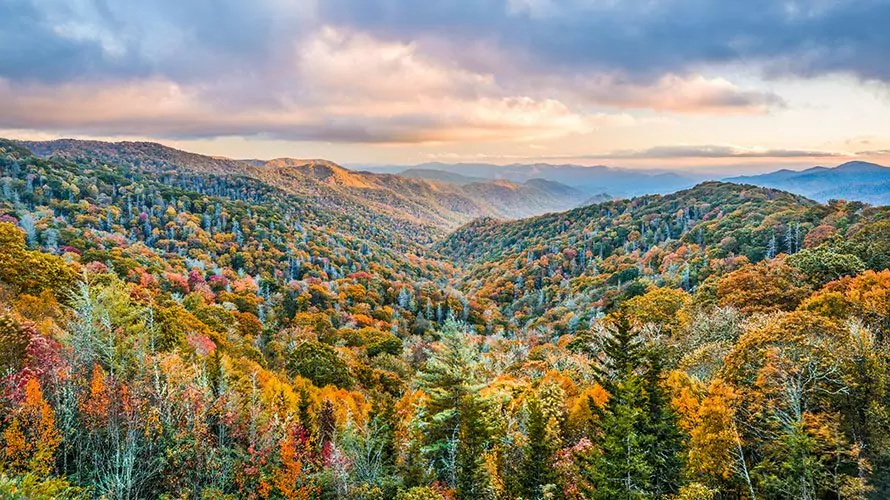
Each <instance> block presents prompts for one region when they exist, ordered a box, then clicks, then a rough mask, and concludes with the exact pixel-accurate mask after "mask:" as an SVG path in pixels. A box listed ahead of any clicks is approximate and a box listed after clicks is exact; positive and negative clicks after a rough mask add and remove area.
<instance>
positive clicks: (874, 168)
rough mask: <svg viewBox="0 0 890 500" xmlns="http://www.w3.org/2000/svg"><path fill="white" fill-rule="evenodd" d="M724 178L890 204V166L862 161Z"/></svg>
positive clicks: (817, 197)
mask: <svg viewBox="0 0 890 500" xmlns="http://www.w3.org/2000/svg"><path fill="white" fill-rule="evenodd" d="M725 180H726V181H728V182H735V183H739V184H753V185H755V186H763V187H771V188H776V189H782V190H784V191H789V192H792V193H796V194H801V195H804V196H807V197H809V198H812V199H814V200H818V201H823V202H824V201H827V200H831V199H844V200H854V201H862V202H866V203H870V204H873V205H887V204H890V168H888V167H885V166H882V165H877V164H875V163H868V162H864V161H851V162H848V163H844V164H843V165H838V166H837V167H833V168H829V167H813V168H808V169H806V170H802V171H792V170H778V171H776V172H771V173H768V174H762V175H749V176H739V177H730V178H728V179H725Z"/></svg>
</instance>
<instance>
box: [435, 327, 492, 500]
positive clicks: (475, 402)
mask: <svg viewBox="0 0 890 500" xmlns="http://www.w3.org/2000/svg"><path fill="white" fill-rule="evenodd" d="M478 365H479V354H478V352H477V351H476V350H475V349H474V348H473V347H471V346H470V345H469V343H468V342H467V335H466V333H464V332H463V329H462V327H461V325H460V324H459V323H457V322H455V321H453V320H450V319H449V320H448V321H446V322H445V325H444V326H443V328H442V330H441V332H440V347H439V349H438V350H437V351H435V352H434V353H433V355H432V357H431V358H430V359H429V360H428V361H427V364H426V367H425V369H424V370H423V371H421V372H420V373H419V379H420V385H421V387H422V388H423V389H424V390H425V391H426V393H427V400H426V403H425V406H424V411H423V412H422V415H423V419H424V420H423V422H421V426H422V429H423V435H424V440H425V443H424V446H423V448H422V452H423V454H424V455H425V456H426V458H427V460H428V463H429V467H430V469H431V470H432V471H434V472H435V475H436V477H437V479H438V480H440V481H442V482H444V483H446V484H448V485H449V486H452V487H456V488H457V489H458V493H459V494H460V496H461V497H463V498H483V497H484V496H485V495H484V494H483V491H482V489H483V487H484V482H485V481H484V469H483V467H482V465H483V464H482V452H483V451H484V450H485V447H486V446H487V442H488V435H487V434H488V432H487V428H486V426H485V418H484V414H485V410H486V407H487V401H486V400H485V399H484V398H483V397H482V396H480V395H479V390H480V389H481V388H482V386H483V384H480V383H479V374H478V371H479V366H478Z"/></svg>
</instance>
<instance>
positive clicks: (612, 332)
mask: <svg viewBox="0 0 890 500" xmlns="http://www.w3.org/2000/svg"><path fill="white" fill-rule="evenodd" d="M602 354H603V355H602V360H601V362H600V364H599V366H598V367H596V369H595V370H596V373H597V380H598V382H599V383H600V385H602V386H603V387H604V388H605V389H606V390H607V391H608V392H609V394H610V397H609V401H608V402H607V403H606V407H605V409H604V410H600V409H599V408H598V407H596V406H593V407H592V409H593V410H594V411H595V412H597V413H598V414H600V418H601V422H602V432H601V434H600V435H599V436H596V441H597V444H598V445H599V446H598V451H597V452H596V453H595V454H594V455H593V456H592V457H589V458H588V460H587V463H586V464H585V473H586V475H587V478H588V480H589V481H590V483H591V484H592V485H593V486H594V489H593V491H591V492H590V493H591V494H592V496H593V497H594V498H604V499H605V498H609V499H612V498H620V499H633V498H651V497H656V498H660V497H666V496H668V495H669V494H672V493H676V491H677V489H678V487H679V484H678V483H679V474H680V464H681V462H680V461H679V458H678V457H679V454H680V452H681V451H682V440H681V436H680V435H679V431H678V430H676V429H677V426H676V416H675V415H674V413H673V411H672V409H671V407H670V400H669V398H668V396H667V394H666V392H665V391H664V389H663V388H662V387H661V382H662V377H663V375H662V369H661V362H660V358H659V357H658V356H657V354H655V353H653V352H647V351H646V350H645V349H644V345H643V343H642V340H641V339H640V338H639V336H638V334H637V331H636V330H635V329H634V328H633V327H632V325H631V322H630V318H629V316H628V314H627V312H626V311H624V310H623V309H619V310H618V311H616V313H614V314H613V316H612V318H611V325H610V329H609V333H608V334H607V335H606V337H605V338H604V339H603V353H602Z"/></svg>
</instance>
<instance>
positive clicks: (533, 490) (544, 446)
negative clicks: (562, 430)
mask: <svg viewBox="0 0 890 500" xmlns="http://www.w3.org/2000/svg"><path fill="white" fill-rule="evenodd" d="M526 412H527V414H528V416H527V421H526V433H527V435H528V443H527V444H526V445H525V449H524V450H523V458H524V461H525V463H524V464H523V468H522V471H523V476H524V477H523V479H522V483H523V488H524V490H525V496H526V497H527V498H541V497H542V496H543V487H544V486H545V485H548V484H553V483H555V482H556V478H555V473H554V470H553V467H552V464H551V461H552V458H553V453H554V452H555V451H556V448H554V447H553V443H552V442H550V441H549V440H548V436H547V434H548V432H547V417H546V415H545V414H544V411H543V409H542V408H541V401H539V400H538V398H536V397H532V398H531V399H529V401H528V402H527V403H526Z"/></svg>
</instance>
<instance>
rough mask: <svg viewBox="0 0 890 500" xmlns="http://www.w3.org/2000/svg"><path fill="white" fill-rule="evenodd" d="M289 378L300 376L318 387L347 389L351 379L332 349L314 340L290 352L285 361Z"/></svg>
mask: <svg viewBox="0 0 890 500" xmlns="http://www.w3.org/2000/svg"><path fill="white" fill-rule="evenodd" d="M287 371H288V374H289V375H290V376H292V377H293V376H296V375H300V376H302V377H306V378H308V379H309V380H311V381H312V383H313V384H315V385H316V386H318V387H324V386H326V385H336V386H337V387H345V388H349V387H351V386H352V383H353V379H352V375H351V374H350V373H349V368H348V367H347V366H346V363H345V362H344V361H343V360H342V359H340V357H339V356H337V351H335V350H334V348H333V347H331V346H329V345H327V344H323V343H321V342H318V341H315V340H307V341H305V342H303V343H301V344H300V345H298V346H297V347H296V349H294V350H293V352H291V354H290V356H289V357H288V360H287Z"/></svg>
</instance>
